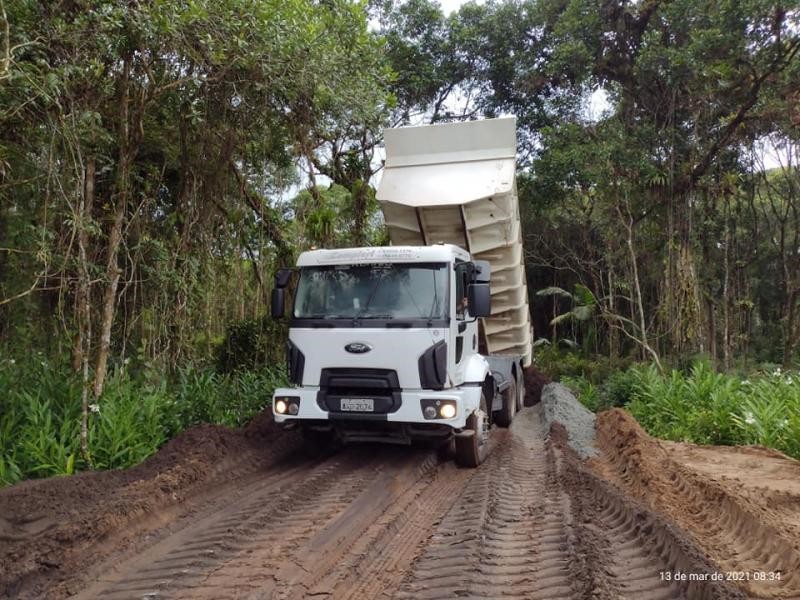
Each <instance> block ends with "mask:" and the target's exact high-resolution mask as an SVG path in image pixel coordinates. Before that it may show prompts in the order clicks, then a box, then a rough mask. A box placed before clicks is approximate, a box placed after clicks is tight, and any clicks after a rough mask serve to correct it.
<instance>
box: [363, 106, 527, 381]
mask: <svg viewBox="0 0 800 600" xmlns="http://www.w3.org/2000/svg"><path fill="white" fill-rule="evenodd" d="M384 135H385V140H386V164H385V168H384V172H383V178H382V179H381V182H380V185H379V186H378V193H377V197H378V201H379V202H380V203H381V208H382V209H383V214H384V217H385V219H386V224H387V226H388V228H389V237H390V239H391V241H392V244H394V245H398V246H399V245H412V246H415V245H425V246H427V245H431V244H436V243H439V242H445V243H450V244H456V245H458V246H460V247H462V248H464V249H465V250H467V251H469V252H470V254H472V256H473V258H475V259H478V260H487V261H489V263H490V264H491V266H492V316H491V317H488V318H486V319H484V331H485V334H486V343H487V350H488V352H489V353H490V354H499V355H518V356H523V357H524V362H523V364H524V365H525V366H528V365H529V364H530V362H531V341H532V337H533V335H532V333H533V332H532V329H531V320H530V312H529V310H528V288H527V285H526V283H525V267H524V262H523V252H522V229H521V227H520V219H519V203H518V201H517V187H516V178H515V170H516V156H517V138H516V119H515V118H514V117H510V118H502V119H487V120H484V121H470V122H467V123H448V124H445V125H426V126H422V127H399V128H396V129H387V130H386V131H385V132H384Z"/></svg>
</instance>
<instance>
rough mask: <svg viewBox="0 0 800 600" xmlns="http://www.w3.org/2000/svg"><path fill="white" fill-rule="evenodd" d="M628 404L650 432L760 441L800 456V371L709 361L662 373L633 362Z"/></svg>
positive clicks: (704, 440)
mask: <svg viewBox="0 0 800 600" xmlns="http://www.w3.org/2000/svg"><path fill="white" fill-rule="evenodd" d="M625 377H628V378H630V380H631V382H632V390H633V391H632V394H631V400H630V403H629V404H628V410H630V411H631V413H632V414H633V416H634V417H636V419H637V420H638V421H639V422H640V423H641V424H642V426H643V427H644V428H645V429H646V430H647V431H648V432H649V433H650V434H651V435H655V436H658V437H663V438H666V439H671V440H682V441H687V442H692V443H698V444H724V445H728V444H760V445H762V446H767V447H770V448H775V449H777V450H780V451H782V452H785V453H787V454H789V455H791V456H795V457H800V444H799V443H798V440H800V428H798V425H799V424H800V375H799V374H797V373H794V374H784V373H782V372H781V371H780V370H779V369H778V370H776V371H774V372H771V373H759V374H756V375H754V376H753V377H752V378H750V379H747V378H742V377H740V376H737V375H727V374H721V373H716V372H715V371H714V370H713V369H712V368H711V367H710V366H709V365H708V363H706V362H697V363H695V364H694V365H693V366H692V368H691V370H690V371H689V372H688V373H683V372H681V371H677V370H673V371H671V372H670V373H668V374H665V375H661V374H659V373H658V371H657V370H656V369H655V368H654V367H652V366H649V367H640V366H637V367H631V368H630V369H629V370H628V371H626V373H625Z"/></svg>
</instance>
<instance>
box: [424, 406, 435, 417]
mask: <svg viewBox="0 0 800 600" xmlns="http://www.w3.org/2000/svg"><path fill="white" fill-rule="evenodd" d="M422 414H423V415H425V418H426V419H435V418H436V409H435V408H434V407H432V406H426V407H425V408H424V409H423V411H422Z"/></svg>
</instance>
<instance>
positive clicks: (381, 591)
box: [0, 406, 800, 600]
mask: <svg viewBox="0 0 800 600" xmlns="http://www.w3.org/2000/svg"><path fill="white" fill-rule="evenodd" d="M265 427H267V432H266V433H264V435H260V434H259V435H255V436H253V435H251V436H246V435H245V436H240V434H239V433H237V432H231V433H229V434H227V435H229V436H232V437H231V439H227V438H225V435H223V434H219V436H220V440H221V441H218V443H217V444H216V445H214V447H213V448H209V449H206V450H202V449H201V450H198V449H197V448H192V450H193V451H194V459H193V461H189V462H190V463H191V464H192V465H193V466H194V467H198V470H197V472H194V471H192V473H193V476H192V477H193V478H192V477H188V476H185V475H184V477H185V478H187V479H188V480H187V481H183V482H182V483H180V484H175V483H174V481H173V480H174V479H175V477H178V474H180V473H183V471H182V470H181V469H184V470H185V467H186V465H185V464H184V462H185V461H184V462H181V461H180V460H177V459H176V462H175V463H174V464H172V463H170V464H168V465H164V464H156V465H154V466H152V473H151V472H147V467H143V468H142V469H140V472H139V474H138V475H136V476H135V477H133V478H132V479H125V480H121V481H117V482H113V481H112V482H111V483H110V484H109V485H108V486H107V489H106V494H105V496H104V495H103V493H102V492H101V490H102V489H103V487H104V486H103V485H98V486H96V488H95V489H93V490H92V491H90V492H86V495H85V497H83V499H82V502H83V505H82V508H83V510H80V509H81V507H80V506H78V507H73V508H72V509H69V510H67V509H60V510H62V513H63V514H57V510H56V509H54V510H55V512H56V514H57V518H55V519H54V518H49V519H48V518H47V517H43V516H42V514H41V512H40V511H42V510H43V507H44V506H45V505H44V504H42V502H43V501H41V500H39V501H38V502H39V504H38V505H37V504H36V502H37V501H36V500H34V498H38V497H40V496H41V495H42V494H43V492H44V491H45V490H46V489H47V486H48V485H50V486H52V484H50V483H48V482H31V483H30V484H24V485H23V486H16V487H15V488H11V489H10V490H4V491H2V492H0V511H3V512H0V515H4V517H3V520H2V521H0V542H2V544H0V546H2V549H0V567H2V569H0V594H5V596H7V597H23V598H34V597H54V598H57V597H67V596H74V597H76V598H108V599H110V600H114V599H123V598H214V599H218V598H219V599H222V598H253V599H257V598H309V597H312V598H354V599H362V598H377V597H384V598H409V599H411V598H414V599H416V598H454V597H473V598H496V597H504V598H505V597H509V598H510V597H515V598H534V599H535V598H541V599H547V600H556V599H558V598H601V599H602V598H608V599H611V598H614V599H618V598H630V599H637V600H638V599H643V600H647V599H650V598H653V599H656V598H663V599H672V598H745V597H752V596H755V597H764V598H795V597H800V585H799V584H798V573H800V569H798V566H800V561H798V556H800V549H798V545H797V544H798V541H797V540H798V538H797V537H793V536H795V534H796V529H794V528H793V527H794V526H796V524H797V522H796V521H792V518H796V516H797V514H800V513H798V512H797V510H798V507H800V502H798V499H799V498H800V490H794V493H793V491H792V490H791V489H790V490H788V491H787V490H786V489H783V488H781V489H779V490H774V489H773V490H772V491H771V492H769V493H772V494H774V496H770V497H771V498H773V500H774V501H773V502H772V503H771V504H769V505H768V506H767V505H765V506H764V508H763V509H759V508H758V505H757V503H755V502H754V501H753V499H752V497H751V496H750V495H748V494H749V492H747V490H745V491H744V492H742V491H741V488H742V486H741V485H739V486H736V485H730V484H731V481H732V480H731V481H728V484H729V485H728V487H727V488H726V487H725V485H721V484H718V483H717V482H718V481H722V479H724V476H722V475H720V473H719V472H712V471H713V470H714V469H717V471H719V470H720V469H724V463H723V462H722V461H717V462H715V459H714V458H710V455H708V454H705V455H703V456H705V458H704V459H701V458H699V455H691V456H689V455H690V454H691V453H692V452H701V453H702V452H705V451H708V452H714V450H713V449H712V450H707V449H701V450H697V449H695V448H694V447H687V446H685V445H662V444H661V443H659V442H657V441H655V440H652V439H650V438H648V437H647V436H646V435H645V434H644V433H643V432H642V431H641V430H640V429H639V428H638V425H637V424H636V423H635V421H633V420H632V419H631V418H630V417H629V416H627V415H626V413H622V412H621V411H613V412H612V413H606V414H605V415H602V416H601V418H600V419H599V421H598V440H597V444H598V447H599V449H600V451H601V454H600V456H598V457H596V458H593V459H590V460H589V461H582V460H581V459H579V458H578V457H577V455H576V454H575V453H574V452H573V451H572V450H571V449H570V447H569V445H568V443H567V432H566V430H564V429H563V428H561V427H560V426H558V425H555V426H554V427H553V429H552V431H551V432H550V436H549V437H548V436H547V435H546V434H547V432H546V431H545V430H544V426H543V420H542V411H541V409H540V407H539V406H536V407H532V408H527V409H525V410H524V411H523V412H521V413H520V414H518V415H517V418H516V419H515V421H514V424H513V426H512V427H511V428H510V429H509V430H502V429H499V430H495V431H494V434H493V438H492V445H493V448H492V452H491V455H490V457H489V459H488V461H487V462H486V463H485V464H484V465H482V466H481V467H480V468H478V469H475V470H469V469H459V468H457V467H456V466H455V465H454V464H453V462H452V460H449V459H447V457H443V456H441V455H440V454H441V453H437V452H436V451H435V450H432V449H428V450H426V449H421V448H415V449H411V450H409V449H408V448H394V447H386V446H356V447H349V448H345V449H343V450H341V451H339V452H337V453H334V454H332V455H327V456H309V455H307V454H306V453H304V452H303V450H302V447H301V445H300V443H299V440H298V439H297V438H296V436H294V435H293V434H286V433H277V432H275V431H274V430H272V429H270V428H269V427H268V426H265ZM267 434H269V435H267ZM201 437H202V436H201ZM226 440H227V441H226ZM189 448H191V444H189V445H187V448H186V449H185V451H187V452H188V451H189ZM180 450H181V448H173V453H174V454H175V455H176V456H178V455H179V454H180ZM722 452H724V451H722ZM749 452H751V450H748V449H739V450H738V454H737V455H742V456H747V455H749V454H748V453H749ZM752 452H759V451H752ZM760 452H763V451H760ZM209 456H217V457H220V456H221V457H222V458H221V459H219V460H217V461H215V462H216V465H217V468H216V469H215V470H213V472H212V471H210V470H208V469H207V467H208V465H207V464H206V463H204V461H205V460H206V459H207V458H208V457H209ZM762 458H763V457H762ZM766 458H769V459H770V460H772V461H775V464H774V465H772V466H773V467H774V468H777V469H779V471H780V475H781V476H783V475H786V469H797V473H800V467H798V464H797V463H796V462H795V461H790V460H788V459H785V458H783V457H781V456H780V455H774V454H770V456H769V457H766ZM781 461H783V463H785V464H781ZM204 469H205V470H204ZM153 473H156V474H155V475H154V474H153ZM791 474H792V475H794V472H792V473H791ZM98 475H100V476H106V477H107V478H108V479H109V480H111V479H112V477H109V476H108V475H107V474H98ZM117 477H125V476H124V475H119V474H118V475H117ZM159 477H161V478H162V481H161V482H160V483H157V484H155V485H154V484H153V483H152V482H153V481H155V480H157V479H158V478H159ZM765 477H766V476H765ZM78 479H79V478H71V479H70V480H62V481H75V480H78ZM85 479H86V481H87V482H89V481H93V480H94V479H95V478H92V477H86V478H85ZM726 481H727V480H726ZM761 483H763V482H761ZM60 485H62V486H63V485H65V484H63V483H60ZM170 486H173V487H170ZM84 487H86V486H84ZM89 487H91V486H89ZM131 488H135V489H137V490H138V492H135V491H131ZM121 489H124V490H125V492H124V493H122V492H121V491H120V490H121ZM62 492H63V490H62ZM137 493H139V494H141V497H139V498H138V499H137ZM98 495H99V496H100V497H99V498H98V497H97V496H98ZM67 496H68V497H70V498H73V499H76V498H78V499H79V498H81V496H80V486H75V487H74V489H72V488H71V491H70V493H69V494H67ZM25 498H27V499H28V500H29V506H28V507H27V508H26V509H24V510H23V509H22V508H21V507H20V506H19V505H18V503H17V504H15V503H14V499H16V500H17V501H20V500H24V499H25ZM104 503H106V504H110V505H111V509H110V512H109V510H108V509H104V508H103V504H104ZM70 511H72V512H70ZM715 511H717V513H716V514H714V513H715ZM781 511H784V513H785V514H789V513H791V511H796V512H794V513H791V514H789V517H786V519H784V516H783V514H782V512H781ZM87 512H88V513H90V514H93V515H94V519H92V518H89V519H88V520H87V519H85V516H86V513H87ZM26 515H27V516H26ZM77 515H83V517H84V520H78V517H77ZM791 515H794V516H793V517H792V516H791ZM26 519H27V520H26ZM782 519H784V520H783V521H782ZM780 522H784V523H787V524H788V525H787V527H786V528H784V530H783V531H779V530H777V529H776V528H775V525H776V523H780ZM792 524H794V525H792ZM740 570H741V571H742V572H747V573H748V574H749V576H750V577H751V579H750V580H749V581H744V580H733V581H731V580H726V579H730V577H727V578H726V577H724V576H721V575H720V573H722V574H723V575H724V574H725V572H730V571H740ZM760 572H765V573H766V572H772V573H775V572H777V573H779V574H780V580H779V581H774V580H773V581H761V580H759V581H753V580H752V577H760V576H757V575H753V574H754V573H760ZM681 574H683V575H685V576H686V578H685V580H684V579H682V578H681ZM716 578H721V580H717V579H716Z"/></svg>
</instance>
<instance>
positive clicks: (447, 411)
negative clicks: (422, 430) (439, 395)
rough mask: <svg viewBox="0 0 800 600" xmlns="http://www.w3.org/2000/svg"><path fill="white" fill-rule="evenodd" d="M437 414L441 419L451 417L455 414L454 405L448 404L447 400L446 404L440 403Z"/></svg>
mask: <svg viewBox="0 0 800 600" xmlns="http://www.w3.org/2000/svg"><path fill="white" fill-rule="evenodd" d="M439 415H440V416H441V417H442V418H443V419H452V418H453V417H455V416H456V405H455V404H450V403H449V402H448V403H447V404H442V405H441V406H440V407H439Z"/></svg>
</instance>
